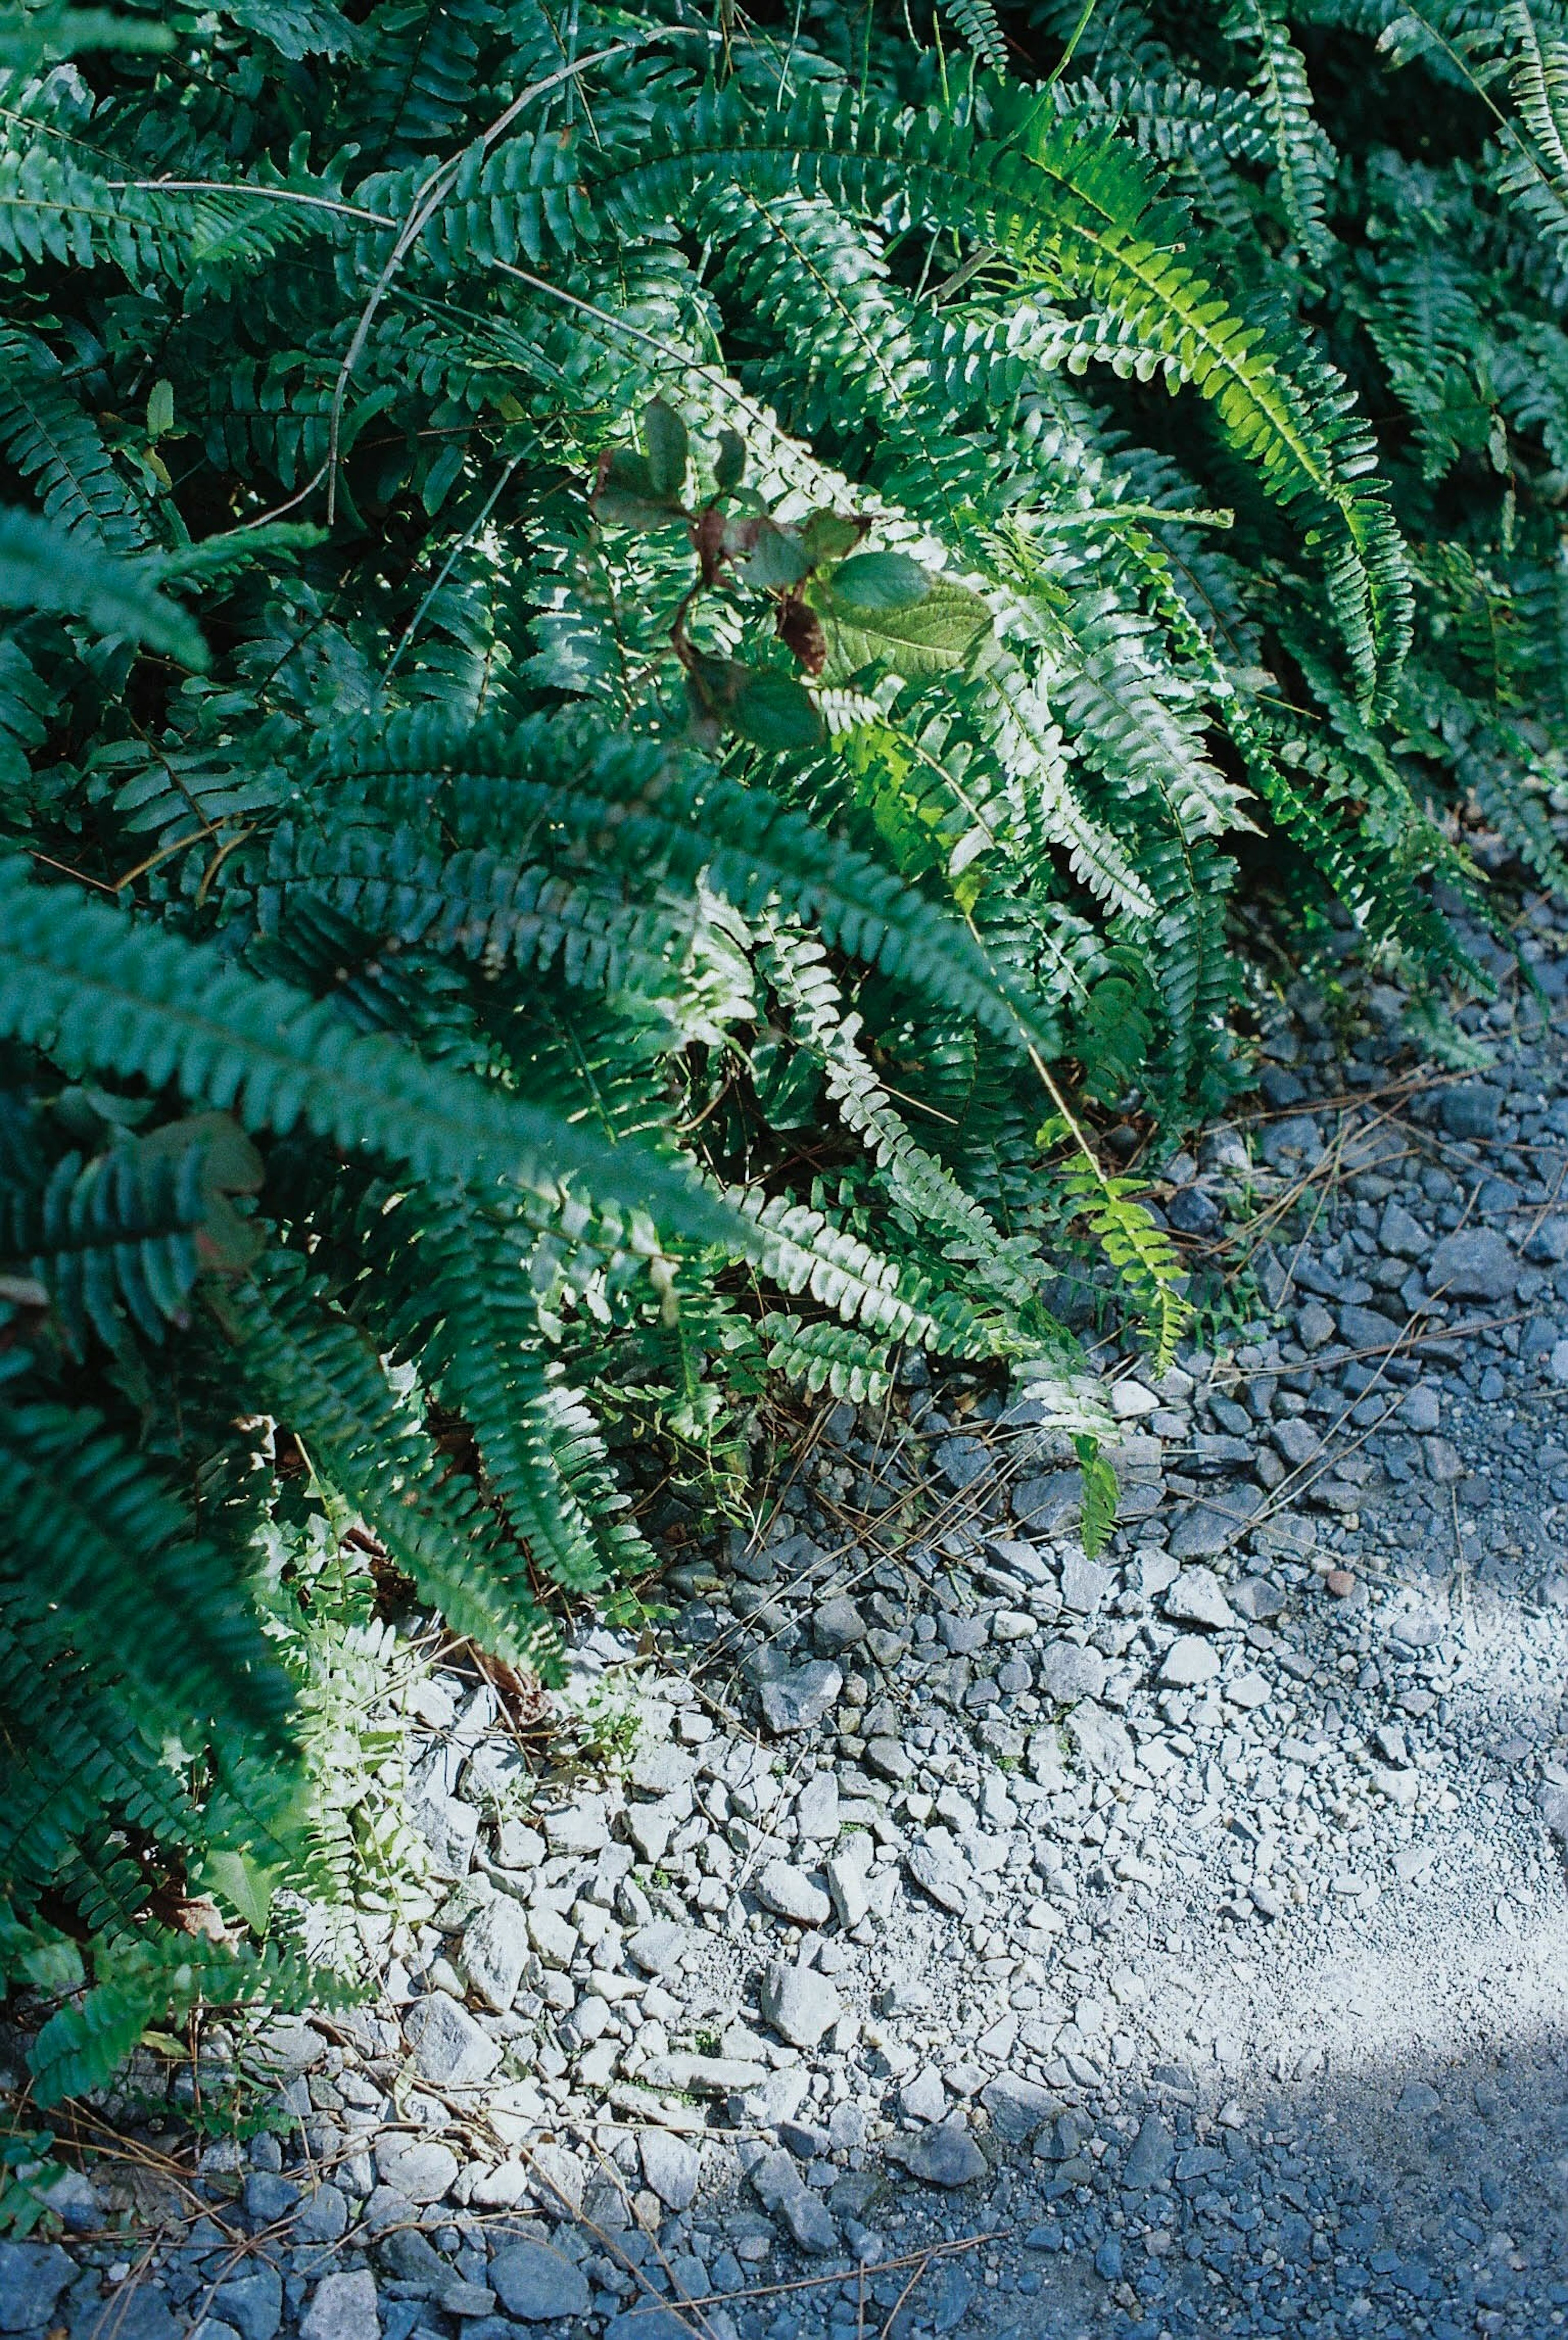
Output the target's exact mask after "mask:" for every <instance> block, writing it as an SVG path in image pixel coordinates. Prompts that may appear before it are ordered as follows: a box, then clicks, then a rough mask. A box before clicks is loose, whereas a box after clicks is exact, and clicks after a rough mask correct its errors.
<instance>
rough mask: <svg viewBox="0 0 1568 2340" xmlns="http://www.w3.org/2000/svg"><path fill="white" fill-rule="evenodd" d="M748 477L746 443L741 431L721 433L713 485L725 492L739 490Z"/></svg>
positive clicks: (714, 460)
mask: <svg viewBox="0 0 1568 2340" xmlns="http://www.w3.org/2000/svg"><path fill="white" fill-rule="evenodd" d="M745 476H746V441H745V440H744V439H742V437H741V436H740V433H739V431H720V432H719V452H718V453H717V455H715V457H714V458H713V484H714V486H715V487H716V488H719V489H720V490H722V491H725V492H728V491H729V490H730V489H731V488H738V487H739V485H740V482H741V481H742V480H743V479H744V478H745Z"/></svg>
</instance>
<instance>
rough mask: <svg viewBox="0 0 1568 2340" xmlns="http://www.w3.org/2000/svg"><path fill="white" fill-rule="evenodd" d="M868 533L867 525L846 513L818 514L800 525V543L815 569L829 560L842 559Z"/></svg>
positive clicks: (818, 512) (821, 512)
mask: <svg viewBox="0 0 1568 2340" xmlns="http://www.w3.org/2000/svg"><path fill="white" fill-rule="evenodd" d="M865 533H866V522H865V521H863V520H855V519H853V518H851V517H850V516H849V514H847V513H845V512H832V511H814V512H811V513H809V515H808V516H807V518H806V519H805V520H804V521H802V522H801V523H800V541H801V542H802V544H804V546H805V547H806V550H807V551H808V552H809V554H810V556H811V561H812V566H813V567H814V568H816V567H820V566H821V564H822V563H823V562H824V561H827V560H843V558H844V556H845V554H846V553H847V552H853V551H854V550H855V547H856V546H857V545H858V543H859V541H860V539H861V538H862V537H863V536H864V535H865Z"/></svg>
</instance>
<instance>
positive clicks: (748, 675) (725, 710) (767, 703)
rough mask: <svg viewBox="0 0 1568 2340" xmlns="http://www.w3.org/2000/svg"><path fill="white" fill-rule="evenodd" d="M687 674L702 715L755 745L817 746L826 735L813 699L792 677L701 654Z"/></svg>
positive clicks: (776, 746)
mask: <svg viewBox="0 0 1568 2340" xmlns="http://www.w3.org/2000/svg"><path fill="white" fill-rule="evenodd" d="M687 677H688V680H689V681H690V685H691V688H692V691H693V695H694V697H695V698H696V699H698V700H699V702H700V706H701V709H702V710H703V712H704V714H705V715H707V716H708V717H709V718H710V719H711V720H712V721H714V722H716V723H719V724H721V725H723V726H724V727H725V728H726V729H729V730H731V731H738V732H739V734H740V737H741V738H742V739H749V740H750V741H751V744H752V746H753V747H756V748H771V749H775V750H778V751H780V752H782V751H783V750H785V749H791V748H817V747H820V745H821V743H822V741H823V739H824V738H825V737H826V735H827V727H826V726H825V724H824V723H823V720H822V717H821V712H820V710H819V708H818V705H817V702H816V700H815V699H813V698H812V696H811V694H810V692H809V690H808V689H806V688H805V687H804V685H803V684H801V683H799V682H797V681H796V680H795V679H794V678H793V677H792V676H790V675H787V674H775V673H772V672H770V671H769V670H768V669H757V668H755V667H749V666H743V665H742V664H741V662H740V660H739V659H719V658H709V657H706V656H700V657H697V658H694V659H692V660H691V662H690V666H689V667H688V669H687Z"/></svg>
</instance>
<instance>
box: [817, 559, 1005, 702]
mask: <svg viewBox="0 0 1568 2340" xmlns="http://www.w3.org/2000/svg"><path fill="white" fill-rule="evenodd" d="M823 600H824V601H825V602H826V604H827V606H826V607H825V608H823V609H822V613H821V614H822V624H823V629H824V630H825V632H826V634H827V637H828V664H827V667H826V669H825V670H824V671H825V675H826V678H827V679H828V680H829V681H833V682H839V681H842V680H843V679H845V677H846V676H848V675H851V674H855V673H858V670H859V669H860V668H862V667H865V666H870V665H872V664H873V663H874V662H876V661H877V660H880V661H882V662H883V663H884V664H885V665H888V666H889V667H891V668H892V669H893V670H894V672H895V673H896V674H902V675H907V676H908V677H909V678H910V679H911V680H914V679H919V678H921V677H923V676H926V675H932V674H946V673H948V672H949V671H950V670H951V669H953V668H954V667H959V666H962V665H963V664H964V662H965V660H966V659H968V658H969V657H970V655H971V654H972V653H973V651H974V649H976V647H977V645H978V643H979V641H980V640H982V638H983V637H984V635H985V634H987V632H988V631H989V630H990V623H991V613H990V611H989V610H987V607H986V605H985V603H984V602H983V601H982V600H980V598H979V596H978V594H977V593H969V592H966V591H965V590H964V588H963V587H962V586H961V585H949V584H948V583H946V582H945V581H944V580H942V579H940V578H938V580H936V582H935V583H934V584H933V585H932V586H931V588H930V590H929V591H928V592H927V593H926V594H925V595H924V596H923V597H922V598H921V599H920V600H918V601H914V602H911V603H910V604H909V605H908V608H906V609H902V610H878V611H876V612H874V613H873V612H872V611H870V610H844V609H841V608H840V607H839V604H838V600H837V596H836V595H833V596H828V595H824V596H823Z"/></svg>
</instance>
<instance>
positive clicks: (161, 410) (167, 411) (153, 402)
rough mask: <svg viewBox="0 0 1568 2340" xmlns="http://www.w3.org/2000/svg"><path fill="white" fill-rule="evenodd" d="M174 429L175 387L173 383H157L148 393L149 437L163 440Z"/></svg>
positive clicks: (162, 381) (161, 381)
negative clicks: (166, 433)
mask: <svg viewBox="0 0 1568 2340" xmlns="http://www.w3.org/2000/svg"><path fill="white" fill-rule="evenodd" d="M173 429H174V383H173V382H169V381H166V380H162V379H160V380H159V381H157V382H154V384H153V387H152V389H151V390H150V391H149V392H148V393H147V436H148V438H149V439H162V438H163V437H164V433H165V432H166V431H172V430H173Z"/></svg>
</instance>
